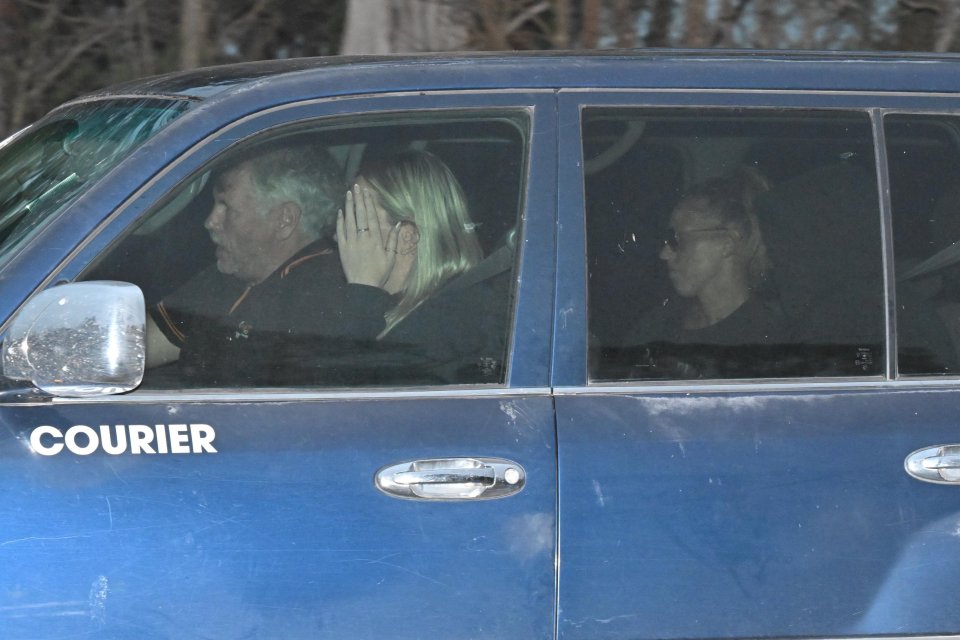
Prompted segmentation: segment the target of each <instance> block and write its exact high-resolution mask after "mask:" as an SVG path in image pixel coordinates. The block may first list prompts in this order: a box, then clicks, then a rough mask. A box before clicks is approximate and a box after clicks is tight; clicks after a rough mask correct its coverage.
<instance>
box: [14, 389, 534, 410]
mask: <svg viewBox="0 0 960 640" xmlns="http://www.w3.org/2000/svg"><path fill="white" fill-rule="evenodd" d="M551 395H552V393H551V390H550V388H549V387H489V388H478V387H469V388H467V387H455V388H450V387H446V388H442V387H428V388H410V389H393V388H391V389H387V388H384V389H344V388H340V389H330V390H328V389H312V390H304V389H251V390H244V389H227V390H224V391H218V390H216V389H203V390H200V391H196V392H194V391H192V390H185V391H176V390H169V391H167V390H164V391H143V392H131V393H130V394H126V395H116V396H103V397H97V398H42V399H38V400H15V401H5V402H3V403H2V405H3V406H5V407H65V406H73V405H87V404H123V405H132V404H137V405H140V404H177V405H181V404H218V405H220V404H250V403H267V402H269V403H292V402H343V401H368V400H421V399H438V400H440V399H444V398H456V399H471V398H477V399H478V398H516V397H544V398H546V397H550V396H551Z"/></svg>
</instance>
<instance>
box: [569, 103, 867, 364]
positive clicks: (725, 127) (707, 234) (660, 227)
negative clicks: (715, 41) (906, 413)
mask: <svg viewBox="0 0 960 640" xmlns="http://www.w3.org/2000/svg"><path fill="white" fill-rule="evenodd" d="M583 129H584V138H583V145H584V149H583V154H584V180H585V196H586V217H587V254H588V260H589V330H590V375H591V379H593V380H638V379H639V380H645V379H674V380H688V379H724V378H771V377H797V376H850V375H858V376H859V375H878V374H881V373H882V371H883V362H884V358H883V344H884V321H883V319H884V313H883V277H882V274H883V272H882V260H881V247H882V245H881V234H880V214H879V206H878V199H877V186H876V178H875V174H876V171H875V168H874V167H875V165H874V154H873V144H872V136H871V127H870V121H869V117H868V116H867V114H865V113H847V112H809V111H790V110H777V111H772V110H771V111H762V110H737V109H672V110H665V109H630V108H594V109H587V110H585V111H584V114H583Z"/></svg>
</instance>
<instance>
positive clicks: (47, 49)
mask: <svg viewBox="0 0 960 640" xmlns="http://www.w3.org/2000/svg"><path fill="white" fill-rule="evenodd" d="M958 31H960V0H167V1H166V2H156V1H153V0H0V137H3V136H4V135H5V134H7V133H10V132H12V131H14V130H16V129H18V128H20V127H22V126H24V125H25V124H27V123H29V122H30V121H32V120H34V119H36V118H37V117H39V116H40V115H42V114H43V113H44V112H46V111H47V110H48V109H50V108H51V107H52V106H54V105H56V104H58V103H60V102H62V101H64V100H66V99H69V98H71V97H73V96H76V95H80V94H82V93H85V92H88V91H92V90H94V89H96V88H99V87H102V86H106V85H109V84H112V83H115V82H119V81H122V80H125V79H129V78H134V77H138V76H144V75H150V74H157V73H163V72H167V71H172V70H175V69H185V68H193V67H198V66H206V65H211V64H219V63H225V62H240V61H244V60H259V59H266V58H288V57H298V56H315V55H333V54H361V53H392V52H411V51H445V50H508V49H557V48H564V49H595V48H612V47H737V48H743V47H750V48H766V49H838V50H877V49H879V50H914V51H935V52H944V51H952V50H957V49H960V34H958Z"/></svg>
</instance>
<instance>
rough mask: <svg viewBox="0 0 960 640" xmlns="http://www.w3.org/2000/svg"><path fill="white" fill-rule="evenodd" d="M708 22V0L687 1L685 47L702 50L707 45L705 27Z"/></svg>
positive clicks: (683, 40) (682, 40) (684, 31)
mask: <svg viewBox="0 0 960 640" xmlns="http://www.w3.org/2000/svg"><path fill="white" fill-rule="evenodd" d="M706 20H707V0H687V13H686V19H685V21H684V22H685V24H684V29H683V38H682V39H681V42H683V46H685V47H694V48H702V47H704V46H705V45H706V44H707V41H706V38H705V37H704V36H705V35H706V34H705V33H704V25H705V23H706Z"/></svg>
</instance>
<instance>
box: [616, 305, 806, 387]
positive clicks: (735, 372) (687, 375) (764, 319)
mask: <svg viewBox="0 0 960 640" xmlns="http://www.w3.org/2000/svg"><path fill="white" fill-rule="evenodd" d="M683 314H684V309H683V304H682V303H681V304H675V303H670V302H668V303H667V304H664V305H663V306H662V307H659V308H658V309H656V310H655V311H653V312H651V313H648V314H647V315H645V316H644V317H643V319H642V320H641V322H640V324H638V326H637V327H636V328H635V329H634V331H633V333H632V334H631V335H630V337H629V339H628V341H627V345H628V347H627V349H626V350H625V354H626V358H627V361H626V363H624V362H621V366H623V365H624V364H626V367H627V368H628V369H629V372H628V373H627V375H628V377H630V378H679V379H691V378H752V377H766V376H769V375H771V371H772V369H773V368H775V367H776V366H777V363H778V359H777V357H776V351H777V349H778V348H779V347H780V346H782V345H783V344H784V343H786V342H788V340H789V334H790V332H789V331H788V330H787V324H786V321H785V319H784V316H783V313H782V311H781V310H780V308H779V306H778V305H777V304H775V303H774V302H772V301H768V300H765V299H763V298H760V297H759V296H753V297H750V298H748V299H747V301H746V302H744V303H743V304H742V305H740V307H738V308H737V309H736V311H734V312H733V313H731V314H730V315H729V316H727V317H726V318H723V319H722V320H720V321H719V322H716V323H714V324H712V325H709V326H706V327H703V328H700V329H694V330H686V329H684V328H683Z"/></svg>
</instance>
